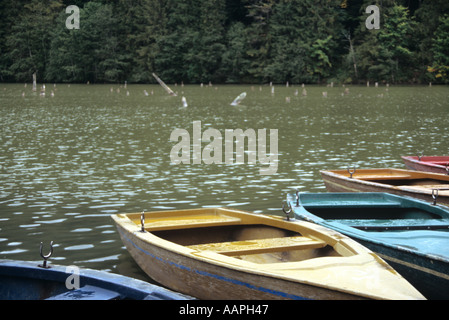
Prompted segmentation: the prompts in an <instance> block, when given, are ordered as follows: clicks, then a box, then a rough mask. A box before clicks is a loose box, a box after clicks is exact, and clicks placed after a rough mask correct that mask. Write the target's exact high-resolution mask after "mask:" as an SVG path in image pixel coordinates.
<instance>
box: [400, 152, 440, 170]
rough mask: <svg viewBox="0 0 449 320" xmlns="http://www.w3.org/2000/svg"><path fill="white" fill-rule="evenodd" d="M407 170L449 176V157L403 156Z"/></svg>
mask: <svg viewBox="0 0 449 320" xmlns="http://www.w3.org/2000/svg"><path fill="white" fill-rule="evenodd" d="M401 158H402V160H403V161H404V163H405V166H406V167H407V169H410V170H417V171H426V172H434V173H442V174H449V157H448V156H441V157H435V156H430V157H427V156H426V157H424V156H420V157H418V156H416V157H414V156H407V157H406V156H403V157H401Z"/></svg>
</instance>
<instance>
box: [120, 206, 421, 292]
mask: <svg viewBox="0 0 449 320" xmlns="http://www.w3.org/2000/svg"><path fill="white" fill-rule="evenodd" d="M112 218H113V219H114V221H115V222H116V224H117V228H118V231H119V233H120V236H121V238H122V240H123V243H124V244H125V246H126V248H127V250H128V251H129V253H130V254H131V256H132V257H133V258H134V259H135V261H136V262H137V263H138V265H139V266H140V267H141V268H142V269H143V270H144V271H145V272H146V273H147V274H148V275H149V276H150V277H151V278H153V279H154V280H155V281H157V282H158V283H160V284H162V285H164V286H166V287H168V288H170V289H172V290H176V291H179V292H182V293H185V294H189V295H192V296H194V297H197V298H199V299H214V300H216V299H234V300H242V299H424V297H423V296H422V295H421V294H420V293H419V292H418V291H416V289H414V288H413V287H412V286H411V285H410V284H409V283H408V282H407V281H406V280H405V279H403V278H402V277H401V276H400V275H399V274H398V273H397V272H395V271H394V270H393V269H392V268H391V267H390V266H389V265H387V264H386V263H385V262H384V261H383V260H381V259H380V258H379V257H378V256H376V255H375V254H374V253H373V252H371V251H369V250H368V249H366V248H365V247H363V246H361V245H359V244H358V243H356V242H355V241H353V240H350V239H349V238H347V237H346V236H343V235H342V234H339V233H336V232H334V231H331V230H330V229H326V228H323V227H321V226H318V225H315V224H310V223H307V222H299V221H294V222H287V221H284V220H283V219H281V218H279V217H272V216H262V215H256V214H250V213H246V212H242V211H236V210H227V209H215V208H214V209H197V210H180V211H163V212H149V213H145V218H144V221H145V222H144V228H145V231H144V232H142V230H141V215H140V214H118V215H114V216H112Z"/></svg>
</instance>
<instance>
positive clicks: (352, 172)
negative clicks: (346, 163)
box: [348, 167, 356, 179]
mask: <svg viewBox="0 0 449 320" xmlns="http://www.w3.org/2000/svg"><path fill="white" fill-rule="evenodd" d="M355 171H356V170H355V167H352V170H351V169H350V168H349V167H348V173H349V178H351V179H352V175H353V174H354V173H355Z"/></svg>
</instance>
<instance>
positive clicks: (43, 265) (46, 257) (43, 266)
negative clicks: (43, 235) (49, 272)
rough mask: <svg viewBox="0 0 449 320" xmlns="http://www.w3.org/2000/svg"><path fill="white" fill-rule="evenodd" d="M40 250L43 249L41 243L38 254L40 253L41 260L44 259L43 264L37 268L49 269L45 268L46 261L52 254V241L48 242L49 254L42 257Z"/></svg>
mask: <svg viewBox="0 0 449 320" xmlns="http://www.w3.org/2000/svg"><path fill="white" fill-rule="evenodd" d="M42 248H43V243H42V242H41V245H40V248H39V253H40V255H41V257H42V259H44V262H43V263H42V264H41V265H39V267H41V268H45V269H48V268H50V267H49V266H47V260H48V258H50V257H51V255H52V254H53V241H51V242H50V252H49V253H48V254H47V255H44V254H43V253H42Z"/></svg>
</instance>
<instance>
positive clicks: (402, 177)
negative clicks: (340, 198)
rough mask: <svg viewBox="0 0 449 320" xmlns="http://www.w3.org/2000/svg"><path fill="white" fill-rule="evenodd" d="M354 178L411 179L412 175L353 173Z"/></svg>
mask: <svg viewBox="0 0 449 320" xmlns="http://www.w3.org/2000/svg"><path fill="white" fill-rule="evenodd" d="M352 177H353V178H354V179H359V180H367V181H369V180H391V179H395V180H402V179H411V178H412V176H411V175H409V174H362V173H361V174H357V173H355V174H354V175H353V176H352Z"/></svg>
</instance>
